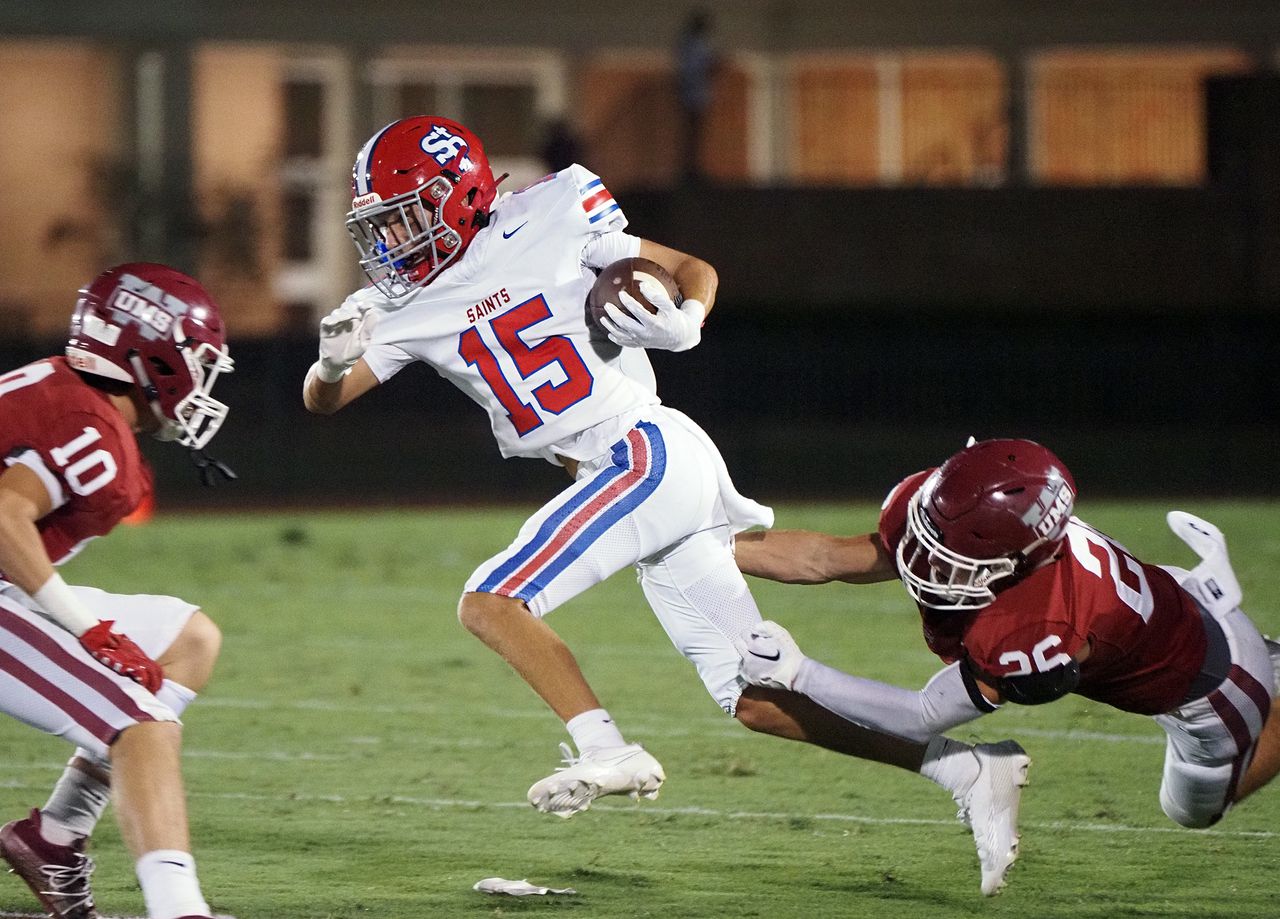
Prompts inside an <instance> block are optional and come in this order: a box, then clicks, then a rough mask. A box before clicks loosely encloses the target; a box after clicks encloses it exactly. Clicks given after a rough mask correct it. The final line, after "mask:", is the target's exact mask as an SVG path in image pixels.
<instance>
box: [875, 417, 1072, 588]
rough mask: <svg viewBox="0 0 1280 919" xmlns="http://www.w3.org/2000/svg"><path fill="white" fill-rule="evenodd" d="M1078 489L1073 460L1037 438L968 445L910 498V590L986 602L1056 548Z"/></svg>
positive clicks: (905, 576) (906, 573) (904, 549)
mask: <svg viewBox="0 0 1280 919" xmlns="http://www.w3.org/2000/svg"><path fill="white" fill-rule="evenodd" d="M1075 495H1076V487H1075V480H1074V479H1072V477H1071V473H1070V472H1069V471H1068V470H1067V467H1066V466H1064V465H1063V464H1062V461H1061V460H1060V459H1058V458H1057V457H1056V456H1054V455H1053V454H1052V453H1051V452H1049V451H1048V450H1046V449H1045V448H1044V447H1042V446H1040V445H1039V444H1037V443H1032V442H1031V441H1029V440H984V441H982V442H981V443H976V444H972V445H971V446H968V447H966V448H965V449H963V450H961V451H960V452H959V453H957V454H955V455H954V456H952V457H951V458H950V459H948V460H947V461H946V462H945V463H943V464H942V465H941V466H940V467H939V468H938V469H936V470H934V472H933V474H932V475H930V476H929V477H928V478H927V479H926V480H925V483H924V485H922V486H921V487H920V490H919V491H917V492H916V493H915V494H914V495H912V497H911V500H910V501H909V502H908V504H907V531H906V534H905V535H904V536H903V538H902V541H901V542H900V543H899V544H898V572H899V574H900V575H901V577H902V581H903V583H904V584H905V585H906V588H907V592H908V593H909V594H911V596H912V597H913V598H914V599H915V600H916V601H917V602H918V603H920V604H921V605H923V606H927V607H929V608H930V609H934V610H969V609H980V608H981V607H984V606H987V605H988V604H990V603H991V601H992V600H994V599H995V596H996V591H997V590H998V589H1000V588H1003V587H1006V586H1009V585H1010V584H1012V583H1014V582H1015V581H1016V580H1017V578H1019V577H1021V576H1022V575H1024V574H1026V573H1028V572H1030V571H1032V570H1034V569H1035V568H1037V567H1038V566H1039V565H1041V564H1042V563H1043V562H1045V561H1048V560H1049V559H1051V558H1053V556H1054V555H1055V554H1056V553H1057V551H1058V548H1059V547H1060V546H1061V544H1062V541H1063V538H1064V536H1065V535H1066V530H1067V521H1068V519H1069V518H1070V517H1071V512H1072V509H1073V508H1074V507H1075ZM1001 582H1004V583H1001Z"/></svg>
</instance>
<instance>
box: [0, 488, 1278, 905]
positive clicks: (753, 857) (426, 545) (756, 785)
mask: <svg viewBox="0 0 1280 919" xmlns="http://www.w3.org/2000/svg"><path fill="white" fill-rule="evenodd" d="M1179 506H1181V507H1184V508H1185V509H1187V510H1191V511H1193V512H1196V513H1199V514H1202V515H1203V516H1205V517H1207V518H1209V519H1210V520H1213V521H1214V522H1216V523H1217V524H1218V525H1219V526H1221V527H1222V529H1223V530H1224V531H1225V532H1226V533H1227V535H1228V538H1229V540H1230V542H1231V547H1232V550H1233V557H1234V559H1235V561H1236V567H1237V571H1238V572H1239V574H1240V578H1241V581H1242V582H1243V584H1244V588H1245V598H1246V603H1245V605H1246V609H1248V610H1249V611H1250V612H1251V613H1252V614H1253V616H1254V618H1255V620H1256V621H1257V622H1258V623H1259V625H1260V626H1261V627H1262V628H1263V630H1264V631H1268V630H1269V631H1271V632H1272V633H1275V632H1277V631H1280V608H1277V601H1278V600H1280V504H1276V503H1251V504H1243V503H1238V504H1232V503H1223V502H1208V501H1201V502H1186V503H1183V504H1181V505H1179ZM1166 509H1167V508H1166V507H1165V506H1163V505H1155V504H1098V503H1094V504H1087V505H1085V506H1083V507H1082V508H1080V510H1081V512H1082V514H1083V516H1084V517H1085V518H1086V519H1088V520H1089V521H1090V522H1091V523H1093V524H1094V525H1096V526H1099V527H1101V528H1103V529H1104V530H1106V531H1108V532H1109V533H1111V534H1112V535H1114V536H1115V537H1117V538H1118V539H1119V540H1120V541H1121V542H1123V543H1125V544H1126V545H1127V546H1128V547H1129V548H1130V549H1132V550H1134V551H1136V552H1138V553H1139V554H1140V555H1142V556H1143V557H1144V558H1149V559H1151V560H1155V561H1161V562H1169V563H1174V564H1182V565H1189V564H1190V563H1191V561H1192V557H1191V553H1190V552H1189V550H1187V549H1186V547H1185V546H1183V545H1182V543H1180V542H1178V541H1177V540H1176V538H1175V537H1174V536H1173V535H1172V534H1171V533H1169V532H1168V530H1167V529H1166V528H1165V525H1164V511H1165V510H1166ZM875 513H876V510H875V508H874V507H871V506H858V507H853V508H839V509H838V508H834V507H819V506H803V507H800V506H788V507H782V508H779V515H778V517H779V521H778V522H779V525H780V526H784V527H800V526H804V527H813V528H818V529H827V530H832V531H841V532H860V531H865V530H867V529H869V528H871V527H872V526H873V525H874V521H875ZM524 515H525V511H524V510H522V509H497V510H457V509H454V510H423V511H412V512H399V513H393V512H374V511H370V512H366V513H357V512H352V513H341V514H340V513H316V514H306V515H303V514H267V513H263V514H235V515H208V516H205V515H201V516H194V517H190V518H187V519H183V518H181V517H179V516H165V515H161V516H160V517H158V518H157V519H156V520H155V521H154V522H153V523H151V524H150V525H148V526H146V527H142V528H137V529H122V530H120V531H118V532H117V533H116V534H114V535H113V536H112V537H111V538H109V539H107V540H105V541H100V542H99V543H97V544H95V545H93V546H91V547H90V548H89V549H88V550H87V551H86V552H85V553H84V554H83V555H82V556H81V557H80V558H78V559H77V560H75V561H74V562H73V563H72V564H71V565H70V566H68V569H67V572H66V573H67V576H68V579H69V580H71V581H72V582H74V583H86V584H93V585H96V586H99V587H103V588H106V589H108V590H115V591H120V592H126V593H132V592H160V593H172V594H176V595H178V596H181V597H184V598H186V599H188V600H191V601H193V602H196V603H199V604H201V605H202V606H203V607H204V608H205V610H206V611H207V612H208V613H209V614H210V615H211V616H213V617H214V619H216V620H217V621H218V622H219V623H220V624H221V626H222V628H223V631H224V633H225V636H226V641H225V646H224V651H223V657H222V660H221V662H220V664H219V669H218V672H217V674H216V677H215V680H214V683H213V684H212V685H211V686H210V687H209V689H208V690H207V691H206V693H205V694H204V695H203V696H202V698H201V699H200V701H199V702H198V703H197V704H196V705H195V706H194V707H193V708H191V709H190V710H189V711H188V713H187V715H186V719H185V720H186V725H187V728H186V776H187V783H188V789H189V794H190V797H191V803H192V823H193V830H194V833H195V839H196V852H197V857H198V859H199V864H200V873H201V879H202V881H203V884H204V887H205V890H206V892H207V893H208V894H209V895H210V898H211V900H212V902H213V905H214V906H215V908H216V909H217V910H218V911H219V912H222V913H230V914H233V915H235V916H237V917H240V919H256V917H263V919H265V917H270V919H303V917H306V919H324V917H357V916H374V917H378V919H421V917H426V916H449V917H454V916H461V917H466V916H514V915H537V916H550V915H563V916H571V915H572V916H582V917H587V916H590V917H593V919H606V917H641V916H652V917H663V919H684V917H768V919H780V917H845V916H875V917H897V916H903V917H907V916H911V917H915V916H929V917H937V919H944V917H961V916H964V917H968V916H972V915H974V914H983V915H987V916H993V917H998V916H1019V917H1025V916H1028V915H1031V916H1038V917H1067V916H1070V917H1073V919H1091V917H1098V919H1101V917H1108V919H1111V917H1127V916H1161V917H1187V919H1191V917H1196V919H1201V917H1228V916H1229V917H1232V919H1245V917H1274V916H1276V915H1277V914H1280V906H1278V905H1277V899H1276V896H1277V892H1278V891H1280V883H1278V882H1277V876H1276V871H1277V866H1278V865H1280V786H1278V787H1275V788H1269V789H1266V790H1264V791H1263V792H1261V793H1259V794H1258V795H1257V796H1255V797H1254V798H1253V799H1251V800H1249V801H1248V802H1246V803H1245V804H1243V805H1242V806H1241V807H1240V808H1239V809H1238V810H1237V811H1236V812H1234V813H1232V814H1231V815H1230V817H1229V818H1228V819H1227V820H1225V821H1224V822H1223V823H1222V824H1221V825H1220V826H1219V827H1218V828H1216V829H1214V830H1211V831H1206V832H1191V831H1187V830H1181V829H1178V828H1177V827H1175V826H1174V825H1173V824H1172V823H1171V822H1170V821H1169V820H1168V819H1167V818H1165V817H1164V815H1163V814H1162V813H1161V812H1160V808H1159V804H1158V802H1157V799H1156V790H1157V788H1158V785H1159V781H1160V768H1161V762H1162V758H1163V754H1164V747H1163V734H1162V733H1161V732H1160V730H1159V728H1157V727H1156V725H1155V724H1154V723H1152V722H1151V721H1149V720H1148V719H1144V718H1141V717H1138V716H1133V715H1124V714H1121V713H1119V712H1115V711H1114V710H1111V709H1108V708H1106V707H1103V706H1101V705H1097V704H1095V703H1091V702H1088V701H1086V700H1083V699H1078V698H1076V697H1074V696H1073V697H1070V698H1069V699H1068V700H1064V701H1061V702H1058V703H1056V704H1054V705H1051V706H1047V707H1043V708H1038V709H1016V708H1011V709H1009V710H1005V711H1002V712H999V713H997V714H995V715H993V716H991V717H989V718H987V719H984V720H983V721H980V722H978V723H976V724H975V725H973V726H971V728H970V729H968V730H966V729H963V728H962V729H961V731H960V733H962V734H963V736H967V737H974V738H981V739H987V740H995V739H1001V738H1004V737H1016V738H1018V739H1019V740H1021V741H1022V743H1023V745H1024V746H1025V747H1026V748H1027V749H1028V751H1029V752H1030V753H1031V755H1032V757H1033V759H1034V761H1035V764H1034V765H1033V767H1032V770H1031V786H1030V787H1029V788H1028V789H1027V792H1026V794H1025V796H1024V799H1023V811H1022V822H1023V856H1022V859H1021V861H1020V862H1019V864H1018V866H1017V867H1016V868H1015V871H1014V873H1013V875H1012V880H1011V884H1010V886H1009V888H1008V889H1007V890H1006V892H1005V893H1004V894H1003V895H1002V896H1000V897H998V898H996V899H994V900H990V901H987V900H984V899H983V898H982V897H981V896H980V895H979V893H978V868H977V858H976V855H975V854H974V850H973V845H972V841H971V839H970V838H969V835H968V831H967V830H965V829H964V827H963V826H962V825H960V824H959V823H958V822H956V821H955V820H954V810H955V808H954V805H953V804H952V802H951V800H950V798H949V796H948V795H947V794H946V793H944V792H943V791H941V790H940V789H938V788H936V787H935V786H933V785H932V784H930V783H928V782H926V781H925V780H923V779H921V778H919V777H918V776H913V775H908V774H906V773H903V772H899V771H896V770H893V769H890V768H888V767H885V766H880V765H876V764H871V763H863V762H859V761H855V760H851V759H847V758H843V757H839V756H836V755H834V754H830V753H827V752H825V751H821V750H817V749H812V748H808V747H802V746H800V745H797V744H790V743H787V742H784V741H780V740H775V739H773V738H768V737H762V736H758V735H753V734H750V733H749V732H747V731H746V730H744V729H742V728H740V727H738V726H737V725H736V724H735V723H734V722H732V721H730V720H729V719H728V718H726V717H725V716H724V715H723V714H722V713H721V712H720V710H719V709H718V708H717V707H716V705H715V704H714V703H713V702H712V701H711V699H710V698H709V697H708V696H707V695H706V693H705V692H704V690H703V689H702V685H701V683H700V682H699V681H698V679H697V676H696V675H695V673H694V672H693V669H692V667H690V666H689V665H688V664H686V663H685V661H684V660H683V659H682V658H681V657H680V656H679V655H678V654H677V653H676V652H675V651H674V650H673V649H672V648H671V646H670V644H669V643H668V641H667V639H666V636H665V635H664V633H663V632H662V630H661V629H660V628H659V626H658V624H657V622H656V621H655V620H654V619H653V617H652V616H651V614H650V613H649V611H648V608H647V607H646V605H645V603H644V600H643V598H642V597H641V595H640V592H639V589H638V588H637V587H636V586H635V584H634V583H633V578H632V576H631V574H630V573H628V572H624V573H621V574H619V575H618V576H616V577H614V578H613V579H611V580H610V581H609V582H607V583H606V584H604V585H601V586H600V587H598V588H596V589H595V590H593V591H591V592H590V593H589V594H588V595H586V596H584V597H581V598H579V599H578V600H577V601H575V602H574V603H572V604H570V605H568V606H566V607H565V608H563V609H561V610H558V611H557V612H556V613H555V614H554V615H553V616H552V618H551V623H552V625H553V626H554V627H555V628H556V629H557V630H558V631H559V632H560V633H561V634H562V635H563V636H564V637H565V639H566V640H567V641H568V642H569V644H570V646H571V647H573V648H574V649H575V650H576V652H577V653H578V656H579V659H580V661H581V663H582V666H583V669H584V670H585V672H586V673H587V675H588V677H589V678H590V679H591V680H592V681H593V683H594V684H595V686H596V689H597V690H598V692H599V693H600V695H601V697H602V698H603V699H604V701H605V704H606V705H607V706H608V707H609V709H610V710H611V711H612V712H613V714H614V715H615V716H616V717H617V719H618V720H619V722H620V724H621V725H622V727H623V728H624V730H625V731H626V732H627V733H628V735H629V736H630V737H631V738H632V739H635V740H639V741H641V742H643V743H644V744H645V745H646V746H647V747H648V748H649V749H650V750H652V751H653V752H654V753H655V754H656V755H657V756H658V757H659V758H660V759H661V760H662V762H663V764H664V765H665V767H666V770H667V775H668V780H667V784H666V786H665V787H664V789H663V791H662V796H661V798H660V799H659V800H657V801H655V802H642V803H641V804H633V803H632V802H630V801H628V800H625V799H605V800H604V801H602V802H600V803H599V804H597V805H596V806H595V807H594V808H593V809H592V810H591V811H590V812H589V813H586V814H582V815H579V816H577V817H575V818H573V819H572V820H559V819H556V818H554V817H549V816H545V815H541V814H538V813H536V812H534V811H533V810H532V809H531V808H530V807H529V806H528V805H527V804H526V803H525V801H524V794H525V790H526V788H527V787H528V786H529V784H530V783H531V782H533V781H534V780H536V779H538V778H541V777H542V776H543V775H544V774H546V773H547V772H548V771H550V769H551V768H552V767H553V766H555V765H556V764H557V762H558V752H557V749H556V745H557V743H558V742H559V741H561V740H567V739H568V738H567V735H566V734H565V733H564V731H563V729H562V728H561V726H560V724H559V722H558V721H557V719H556V718H555V717H554V716H553V715H552V714H551V713H550V712H549V711H547V710H546V709H544V707H543V706H542V704H541V703H540V702H539V700H538V699H537V698H536V697H535V696H534V695H533V694H532V692H530V691H529V690H528V689H527V688H525V686H524V685H523V683H521V682H520V680H519V679H518V678H517V677H516V676H515V675H514V674H512V673H511V672H509V671H508V670H507V669H506V666H505V664H503V663H502V661H501V660H499V659H498V658H497V657H496V656H495V655H493V654H491V653H490V652H489V651H487V650H486V649H484V648H483V647H482V646H481V645H480V644H479V643H478V642H476V641H475V640H474V639H473V638H471V637H470V636H469V635H467V634H466V633H465V632H464V631H463V630H462V628H461V627H460V626H459V625H458V624H457V620H456V619H455V617H454V606H455V603H456V599H457V595H458V592H459V590H460V588H461V585H462V583H463V581H464V580H465V578H466V576H467V575H468V574H469V573H470V571H471V570H472V568H473V567H474V566H475V565H476V564H477V563H478V562H479V561H480V560H482V559H483V558H485V557H487V556H488V555H489V554H491V553H492V552H494V551H496V550H497V549H498V548H500V547H501V546H502V545H504V544H505V543H506V542H507V541H508V539H509V538H510V536H511V534H513V533H514V531H515V529H516V527H517V525H518V524H519V523H520V521H521V520H522V519H523V517H524ZM754 586H756V587H757V597H758V599H759V601H760V604H761V607H762V608H763V609H764V610H765V613H766V615H768V616H771V617H772V618H776V619H779V620H781V621H782V622H784V623H786V624H787V625H788V626H789V627H791V628H792V630H793V632H794V633H795V635H796V637H797V639H798V640H799V642H800V644H801V646H802V647H804V648H805V649H806V651H808V652H809V653H810V654H812V655H814V656H815V657H819V658H821V659H823V660H825V661H827V662H828V663H832V664H835V665H838V666H842V667H844V668H846V669H850V670H853V671H855V672H858V673H860V674H862V675H866V676H871V677H876V678H880V679H885V680H890V681H894V682H898V683H901V684H904V685H909V686H913V687H914V686H918V685H921V684H922V683H923V681H924V680H925V679H927V677H928V676H929V675H930V674H931V673H932V672H933V671H934V670H935V669H936V666H937V662H936V660H935V659H933V658H931V656H930V655H929V653H928V652H927V651H926V650H925V648H924V645H923V643H922V641H921V639H920V636H919V628H918V624H917V615H916V613H915V611H914V609H913V607H912V606H911V605H910V603H909V602H908V600H907V598H906V595H905V593H904V592H903V591H902V590H901V588H900V587H899V586H897V585H895V584H889V585H877V586H875V587H861V588H856V587H850V586H844V585H829V586H823V587H795V586H791V587H788V586H783V585H775V584H767V583H764V582H755V585H754ZM0 745H2V749H3V750H4V755H3V757H2V758H0V805H2V807H0V814H3V815H8V816H6V817H5V818H4V819H9V817H11V816H18V815H20V814H22V813H23V812H24V810H25V809H26V808H29V807H31V806H33V805H37V804H41V803H43V801H44V798H45V795H46V793H47V790H48V788H49V786H50V785H51V783H52V782H53V780H54V778H55V777H56V776H57V774H58V772H59V769H60V764H61V763H62V762H63V761H65V758H66V756H67V754H68V753H69V750H68V748H66V747H65V746H64V745H62V744H61V743H60V742H58V741H56V740H54V739H52V738H48V737H44V736H41V735H38V734H36V733H34V732H32V731H30V730H28V729H25V728H23V727H21V726H19V725H18V724H17V723H16V722H12V721H8V720H6V721H4V722H3V723H0ZM93 851H94V855H95V856H96V857H97V859H98V861H99V865H100V867H99V871H98V875H97V884H96V887H97V891H98V901H99V908H100V909H101V910H102V911H103V913H104V915H111V916H119V915H137V914H138V913H140V912H141V909H142V901H141V896H140V894H139V893H138V891H137V888H136V884H135V882H134V879H133V874H132V870H131V867H130V865H129V860H128V858H127V857H126V855H125V854H124V852H123V850H122V847H121V845H120V841H119V836H118V834H117V832H116V830H115V827H114V825H113V824H112V823H111V822H110V821H104V823H103V826H102V828H101V829H100V831H99V833H98V835H97V837H96V840H95V844H94V850H93ZM493 875H499V876H502V877H507V878H529V879H531V880H532V881H534V882H537V883H541V884H547V885H550V886H572V887H575V888H577V890H578V894H577V895H576V896H571V897H559V898H542V897H531V898H524V899H515V898H510V897H493V896H486V895H482V894H479V893H475V892H473V891H472V889H471V886H472V884H474V883H475V882H476V881H477V880H479V879H480V878H483V877H487V876H493ZM34 910H35V903H34V900H33V899H32V898H31V897H30V896H29V895H28V892H27V890H26V888H25V887H24V886H23V885H22V884H21V883H20V882H18V881H17V880H16V879H14V878H12V877H8V876H4V877H0V914H5V913H8V912H15V913H32V912H34Z"/></svg>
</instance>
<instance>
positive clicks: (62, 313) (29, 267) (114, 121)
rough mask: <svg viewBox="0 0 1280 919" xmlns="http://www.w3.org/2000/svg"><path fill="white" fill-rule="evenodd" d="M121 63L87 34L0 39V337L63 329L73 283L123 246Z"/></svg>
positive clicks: (124, 252)
mask: <svg viewBox="0 0 1280 919" xmlns="http://www.w3.org/2000/svg"><path fill="white" fill-rule="evenodd" d="M123 66H124V62H123V60H122V59H121V58H120V57H118V56H117V55H115V54H114V53H112V52H111V51H108V50H104V49H103V48H101V47H100V46H98V45H97V44H91V43H88V42H84V43H80V42H72V41H66V42H62V41H59V42H53V41H34V42H25V41H0V135H2V136H4V137H5V138H6V139H7V140H6V143H4V144H0V187H2V188H3V189H4V208H5V214H6V217H7V219H5V220H3V221H0V339H3V340H6V341H17V340H21V339H24V338H47V337H51V336H58V335H63V334H65V333H66V328H67V317H68V316H69V315H70V312H71V307H72V305H73V304H74V303H75V292H76V290H77V288H79V287H80V285H82V284H84V283H85V282H86V281H88V280H89V279H90V278H92V277H93V276H94V275H95V274H97V273H98V272H99V271H101V270H102V269H103V268H105V267H106V266H107V265H109V264H111V263H112V262H114V261H119V260H121V259H123V258H127V257H128V255H129V251H128V250H129V236H130V233H131V227H130V226H129V220H130V217H131V216H132V214H134V213H136V210H137V208H136V205H137V202H136V200H135V199H133V197H132V196H133V195H134V193H135V190H136V187H137V181H136V174H132V173H131V172H130V165H131V164H130V162H129V160H128V159H127V156H126V151H125V149H124V142H123V141H124V137H125V135H126V133H127V132H126V130H125V125H124V122H123V121H122V118H123V117H124V115H123V101H124V93H123V89H122V84H123V80H122V79H121V77H122V71H123ZM131 175H132V178H131Z"/></svg>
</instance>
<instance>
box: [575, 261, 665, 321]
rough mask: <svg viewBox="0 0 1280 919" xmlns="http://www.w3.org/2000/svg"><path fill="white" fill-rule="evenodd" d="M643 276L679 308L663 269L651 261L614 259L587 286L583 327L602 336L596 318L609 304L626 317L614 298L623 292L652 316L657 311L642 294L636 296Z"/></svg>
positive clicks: (622, 307)
mask: <svg viewBox="0 0 1280 919" xmlns="http://www.w3.org/2000/svg"><path fill="white" fill-rule="evenodd" d="M645 275H647V276H649V277H650V278H653V279H654V280H656V281H657V282H658V283H659V284H661V285H662V286H663V287H665V288H666V289H667V296H669V297H670V298H671V299H672V300H674V301H675V302H676V303H677V304H679V302H680V288H678V287H677V286H676V280H675V278H673V277H672V276H671V272H669V271H667V269H665V268H663V267H662V266H661V265H659V264H658V263H657V262H655V261H653V260H652V259H647V258H623V259H618V261H616V262H614V263H613V264H612V265H607V266H605V267H604V268H602V269H601V270H600V275H599V277H597V278H596V282H595V283H594V284H592V285H591V290H590V292H588V294H587V303H586V317H587V325H588V326H590V327H591V329H592V330H593V331H596V332H599V333H600V334H602V335H603V334H604V332H605V329H604V327H603V326H601V325H600V317H601V316H603V315H604V314H605V313H604V305H605V304H606V303H612V304H613V305H614V306H616V307H617V308H618V309H620V310H622V312H624V313H627V314H628V315H630V313H629V312H628V310H627V308H626V307H625V306H623V305H622V303H621V301H619V300H618V294H619V293H621V292H622V291H624V290H625V291H626V292H627V293H629V294H630V295H631V296H633V297H635V298H636V300H637V301H638V302H639V303H640V305H641V306H644V307H645V308H646V309H648V310H649V312H651V313H656V312H657V311H658V308H657V307H656V306H654V305H653V304H652V303H650V302H649V301H648V300H647V299H645V296H644V294H642V293H641V292H640V279H641V278H642V277H643V276H645Z"/></svg>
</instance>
